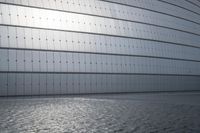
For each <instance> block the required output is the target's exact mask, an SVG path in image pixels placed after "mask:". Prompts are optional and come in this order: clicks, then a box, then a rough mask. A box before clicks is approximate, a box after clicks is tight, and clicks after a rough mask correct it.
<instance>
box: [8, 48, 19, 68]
mask: <svg viewBox="0 0 200 133" xmlns="http://www.w3.org/2000/svg"><path fill="white" fill-rule="evenodd" d="M16 57H17V53H16V50H9V71H16V70H17V69H16V67H17V58H16Z"/></svg>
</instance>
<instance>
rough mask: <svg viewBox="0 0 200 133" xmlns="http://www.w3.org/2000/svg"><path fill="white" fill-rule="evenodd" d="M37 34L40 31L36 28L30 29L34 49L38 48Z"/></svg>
mask: <svg viewBox="0 0 200 133" xmlns="http://www.w3.org/2000/svg"><path fill="white" fill-rule="evenodd" d="M39 35H40V32H39V30H38V29H32V40H33V48H34V49H40V42H39V38H40V37H39Z"/></svg>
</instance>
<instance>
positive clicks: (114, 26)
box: [0, 0, 200, 96]
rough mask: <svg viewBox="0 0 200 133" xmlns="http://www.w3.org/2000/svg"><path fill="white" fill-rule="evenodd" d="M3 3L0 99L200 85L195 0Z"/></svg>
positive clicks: (198, 23)
mask: <svg viewBox="0 0 200 133" xmlns="http://www.w3.org/2000/svg"><path fill="white" fill-rule="evenodd" d="M166 1H167V0H166ZM0 2H2V1H0ZM3 2H4V3H0V96H14V95H50V94H82V93H108V92H109V93H110V92H111V93H114V92H141V91H186V90H187V91H190V90H199V88H200V84H199V83H200V78H199V75H200V58H199V57H200V46H199V42H200V37H199V36H200V19H199V15H198V14H197V13H195V12H199V11H200V10H199V8H197V6H194V4H191V2H186V1H183V2H180V3H177V1H172V0H168V1H167V2H169V3H173V4H174V5H172V4H169V3H168V4H167V3H166V2H160V1H145V0H143V1H128V0H125V1H121V0H115V1H113V0H107V1H101V0H98V1H97V0H87V1H80V0H73V1H68V2H67V1H62V4H61V2H60V1H54V0H50V1H44V0H43V1H41V0H39V1H36V0H34V1H29V2H27V1H3ZM116 2H117V3H116ZM10 3H12V4H10ZM120 3H121V4H120ZM195 3H196V1H195ZM176 5H179V6H181V7H182V8H180V7H178V6H176ZM30 6H31V7H30ZM38 7H39V8H38ZM192 7H194V8H192ZM52 9H56V10H52ZM149 9H150V10H149ZM69 11H70V12H69ZM72 12H73V13H72Z"/></svg>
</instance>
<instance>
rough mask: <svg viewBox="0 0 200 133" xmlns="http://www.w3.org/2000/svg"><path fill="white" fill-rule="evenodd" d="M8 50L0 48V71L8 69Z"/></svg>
mask: <svg viewBox="0 0 200 133" xmlns="http://www.w3.org/2000/svg"><path fill="white" fill-rule="evenodd" d="M8 57H9V56H8V50H6V49H0V64H1V65H0V71H8Z"/></svg>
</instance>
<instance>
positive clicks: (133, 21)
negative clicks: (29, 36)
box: [0, 2, 200, 36]
mask: <svg viewBox="0 0 200 133" xmlns="http://www.w3.org/2000/svg"><path fill="white" fill-rule="evenodd" d="M0 4H7V5H15V6H22V7H31V8H38V9H44V10H52V11H60V12H67V13H74V14H81V15H86V16H94V17H99V18H108V19H113V20H120V21H126V22H132V23H139V24H144V25H150V26H155V27H161V28H166V29H171V30H175V31H180V32H184V33H188V34H193V35H197V36H200V34H198V33H194V32H190V31H185V30H182V29H176V28H173V27H168V26H162V25H157V24H152V23H146V22H140V21H135V20H128V19H121V18H115V17H108V16H101V15H95V14H88V13H79V12H73V11H65V10H59V9H51V8H43V7H36V6H26V5H21V4H13V3H4V2H0Z"/></svg>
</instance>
